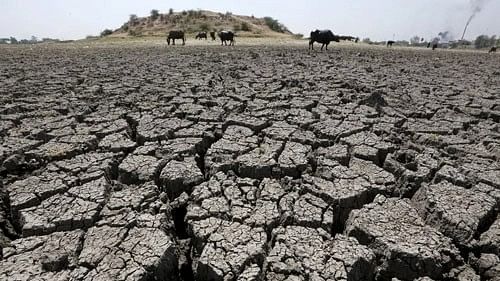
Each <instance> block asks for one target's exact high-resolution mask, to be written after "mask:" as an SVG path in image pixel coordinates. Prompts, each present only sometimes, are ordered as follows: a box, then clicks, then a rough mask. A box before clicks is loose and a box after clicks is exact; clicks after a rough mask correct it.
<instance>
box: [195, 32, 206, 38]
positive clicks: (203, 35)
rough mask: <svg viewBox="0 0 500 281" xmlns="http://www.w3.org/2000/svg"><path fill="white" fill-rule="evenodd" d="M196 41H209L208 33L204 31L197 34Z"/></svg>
mask: <svg viewBox="0 0 500 281" xmlns="http://www.w3.org/2000/svg"><path fill="white" fill-rule="evenodd" d="M195 38H196V39H200V40H201V39H205V40H207V33H206V32H205V31H202V32H198V34H196V37H195Z"/></svg>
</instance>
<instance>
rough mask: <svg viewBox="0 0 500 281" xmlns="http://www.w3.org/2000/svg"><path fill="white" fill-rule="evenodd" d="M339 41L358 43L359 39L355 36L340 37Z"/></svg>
mask: <svg viewBox="0 0 500 281" xmlns="http://www.w3.org/2000/svg"><path fill="white" fill-rule="evenodd" d="M339 40H342V41H352V42H356V43H358V41H359V38H356V37H354V36H346V35H340V36H339Z"/></svg>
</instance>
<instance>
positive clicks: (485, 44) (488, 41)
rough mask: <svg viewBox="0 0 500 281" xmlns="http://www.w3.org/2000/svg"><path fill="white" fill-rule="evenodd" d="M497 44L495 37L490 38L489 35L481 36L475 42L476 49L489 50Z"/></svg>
mask: <svg viewBox="0 0 500 281" xmlns="http://www.w3.org/2000/svg"><path fill="white" fill-rule="evenodd" d="M496 43H497V38H496V36H495V35H493V36H491V37H489V36H488V35H479V36H478V37H477V38H476V40H474V47H476V49H481V48H489V47H491V46H495V44H496Z"/></svg>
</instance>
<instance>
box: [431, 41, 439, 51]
mask: <svg viewBox="0 0 500 281" xmlns="http://www.w3.org/2000/svg"><path fill="white" fill-rule="evenodd" d="M437 47H438V43H432V50H433V51H434V50H435V49H437Z"/></svg>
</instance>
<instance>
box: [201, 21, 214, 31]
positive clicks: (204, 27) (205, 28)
mask: <svg viewBox="0 0 500 281" xmlns="http://www.w3.org/2000/svg"><path fill="white" fill-rule="evenodd" d="M210 29H212V27H211V26H210V24H208V23H207V22H204V23H202V24H200V30H201V31H209V30H210Z"/></svg>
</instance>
